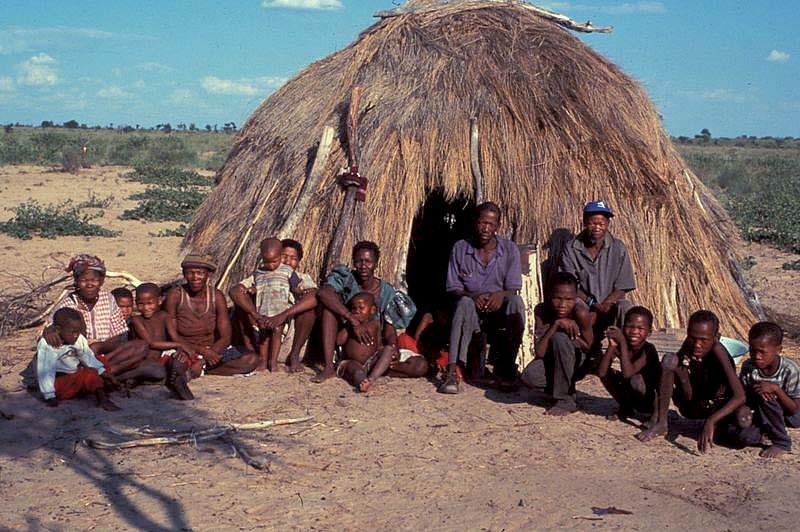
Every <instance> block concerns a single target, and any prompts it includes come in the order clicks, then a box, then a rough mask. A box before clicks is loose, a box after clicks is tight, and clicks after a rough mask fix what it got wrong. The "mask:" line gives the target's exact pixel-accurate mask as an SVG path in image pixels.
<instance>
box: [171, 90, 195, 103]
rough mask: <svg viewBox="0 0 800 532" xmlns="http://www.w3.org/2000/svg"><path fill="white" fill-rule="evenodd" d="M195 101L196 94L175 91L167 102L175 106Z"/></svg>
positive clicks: (187, 91) (188, 91) (186, 91)
mask: <svg viewBox="0 0 800 532" xmlns="http://www.w3.org/2000/svg"><path fill="white" fill-rule="evenodd" d="M193 99H194V93H193V92H192V91H190V90H189V89H175V90H174V91H172V94H170V95H169V98H167V101H169V103H171V104H174V105H180V104H186V103H189V102H191V101H192V100H193Z"/></svg>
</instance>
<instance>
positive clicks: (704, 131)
mask: <svg viewBox="0 0 800 532" xmlns="http://www.w3.org/2000/svg"><path fill="white" fill-rule="evenodd" d="M700 135H702V136H704V137H706V138H711V132H710V131H709V130H708V128H705V127H704V128H703V129H701V130H700Z"/></svg>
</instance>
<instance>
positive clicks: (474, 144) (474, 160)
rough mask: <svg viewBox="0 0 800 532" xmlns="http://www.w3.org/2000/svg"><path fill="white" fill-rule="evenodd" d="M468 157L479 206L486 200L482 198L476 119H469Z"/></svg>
mask: <svg viewBox="0 0 800 532" xmlns="http://www.w3.org/2000/svg"><path fill="white" fill-rule="evenodd" d="M469 125H470V131H469V155H470V165H471V167H472V178H473V179H474V180H475V203H476V204H481V203H483V202H484V200H485V199H486V198H485V196H484V192H483V190H484V186H483V172H482V171H481V159H480V149H481V146H480V137H479V132H478V119H477V118H475V117H472V118H470V119H469Z"/></svg>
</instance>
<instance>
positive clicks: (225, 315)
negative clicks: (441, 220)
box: [28, 201, 800, 456]
mask: <svg viewBox="0 0 800 532" xmlns="http://www.w3.org/2000/svg"><path fill="white" fill-rule="evenodd" d="M475 214H476V217H475V222H474V225H473V231H472V235H471V236H470V237H469V238H466V239H463V240H459V241H457V242H456V243H455V245H454V246H453V248H452V251H451V253H450V260H449V265H448V270H447V280H446V287H445V291H446V295H443V296H442V297H441V298H438V301H437V302H436V303H435V304H434V305H433V307H432V308H428V309H424V312H420V313H417V312H416V307H415V305H414V303H413V301H411V299H410V298H409V297H408V295H406V294H405V293H404V292H402V291H399V290H396V289H395V288H394V287H393V286H392V285H391V284H390V283H388V282H386V281H385V280H382V279H380V278H378V277H376V276H375V271H376V267H377V265H378V262H379V260H380V250H379V248H378V246H377V245H376V244H375V243H373V242H368V241H362V242H358V243H357V244H356V245H355V246H354V247H353V250H352V267H347V266H345V265H338V266H336V267H335V268H333V270H332V271H331V272H329V273H328V275H327V276H326V277H325V278H324V282H322V283H321V286H318V285H317V283H316V282H315V281H314V279H313V278H312V277H311V276H309V275H308V274H306V273H303V271H302V268H301V266H300V264H301V261H302V258H303V248H302V245H301V244H300V243H299V242H297V241H295V240H292V239H284V240H278V239H277V238H266V239H264V240H263V241H262V242H261V243H260V259H259V263H258V264H257V265H256V267H255V268H254V270H253V272H252V275H251V276H249V277H247V278H245V279H242V280H240V281H239V282H238V283H234V284H233V285H232V287H231V288H230V290H229V292H228V297H229V298H230V301H231V302H232V306H231V308H229V305H228V301H227V299H226V297H225V294H223V293H222V292H221V291H220V290H218V289H216V288H214V286H213V285H212V284H211V283H210V279H211V278H212V276H213V274H214V272H215V271H216V269H217V265H216V264H215V263H214V261H213V260H212V258H211V257H209V256H204V255H188V256H187V257H186V258H185V259H184V260H183V262H182V263H181V268H182V272H183V282H182V283H180V284H177V285H174V286H170V287H167V288H166V289H162V287H160V286H158V285H157V284H154V283H143V284H140V285H139V286H137V287H136V288H135V290H134V292H131V291H130V290H128V289H127V288H117V289H115V290H112V291H111V292H108V291H106V290H105V289H104V288H103V283H104V281H105V273H106V269H105V265H104V264H103V262H102V261H101V260H100V259H99V258H97V257H94V256H90V255H79V256H77V257H75V258H74V259H73V260H72V261H71V263H70V265H69V271H71V272H72V274H73V277H74V286H75V288H74V290H73V291H72V292H71V293H70V294H69V295H68V296H67V297H66V298H64V299H63V300H62V301H60V302H58V303H57V304H56V305H55V307H54V310H53V312H52V314H51V316H50V319H49V320H48V324H47V325H46V327H45V328H44V330H43V332H42V336H41V339H40V340H39V343H38V346H37V356H36V358H35V359H34V361H33V362H32V363H31V366H30V367H29V371H28V377H29V378H30V380H29V383H31V384H35V385H38V388H39V390H40V391H41V393H42V395H43V397H44V399H45V401H46V402H47V404H49V405H51V406H56V405H58V402H59V401H63V400H67V399H71V398H73V397H76V396H78V395H81V394H93V395H95V397H96V398H97V402H98V404H99V405H100V406H102V407H103V408H106V409H112V410H113V409H116V408H117V406H116V405H115V404H114V403H113V402H112V401H111V400H110V399H109V396H108V393H109V391H112V390H114V389H119V388H122V389H127V388H129V387H130V386H133V385H137V384H140V383H145V382H163V383H164V384H166V386H167V387H168V388H169V389H170V390H172V392H174V393H175V395H176V396H177V397H178V398H180V399H192V398H193V394H192V392H191V390H190V388H189V383H190V382H191V380H192V379H196V378H199V377H201V376H202V375H203V374H205V373H209V374H214V375H235V374H249V373H253V372H256V373H257V372H277V371H279V370H281V369H283V368H285V370H286V371H288V372H297V371H302V370H303V367H304V366H303V364H302V363H301V360H300V355H301V352H302V351H303V347H304V346H305V345H306V344H307V342H308V341H309V339H310V338H311V336H312V331H314V330H318V331H319V337H318V339H317V340H318V342H317V345H318V346H319V349H318V351H321V354H322V356H321V357H320V358H321V360H320V361H319V362H320V364H321V369H320V371H319V373H318V374H317V375H316V377H315V379H314V380H315V381H317V382H323V381H325V380H327V379H330V378H332V377H337V376H338V377H340V378H342V379H344V380H346V381H347V382H348V383H350V384H351V385H352V386H353V387H354V388H355V389H356V390H358V391H360V392H366V391H367V390H369V389H370V388H371V387H373V386H374V385H375V384H376V382H378V379H379V378H380V377H382V376H384V375H389V376H395V377H424V376H428V375H432V374H434V373H436V372H437V371H438V373H439V375H440V383H439V385H438V389H439V391H440V392H442V393H447V394H452V393H459V391H460V389H461V383H462V381H463V380H464V379H466V380H471V381H473V382H476V383H483V384H494V385H496V386H498V387H499V388H501V389H504V390H511V389H513V388H514V387H515V386H516V382H517V379H518V370H519V368H518V367H517V364H516V360H517V353H518V351H519V348H520V345H521V343H522V337H523V332H524V327H525V304H524V301H523V300H522V298H521V297H520V295H519V291H520V289H521V288H522V266H521V259H520V251H519V248H518V247H517V245H516V244H514V243H513V242H512V241H510V240H508V239H505V238H502V237H500V236H498V234H497V233H498V228H499V226H500V223H501V211H500V209H499V207H498V206H497V205H496V204H494V203H491V202H486V203H483V204H481V205H479V206H477V207H476V209H475ZM613 216H614V215H613V213H612V211H611V210H610V209H609V208H608V206H607V205H606V204H605V203H604V202H602V201H593V202H590V203H588V204H587V205H586V206H585V207H584V209H583V230H582V231H581V233H580V234H579V235H577V236H576V237H575V238H573V239H572V240H571V241H570V242H569V243H568V244H567V246H566V248H565V250H564V252H563V255H562V259H561V263H560V266H559V267H558V268H557V271H554V272H552V273H550V274H549V276H548V283H547V290H546V296H545V300H544V302H542V303H541V304H539V305H537V306H536V308H535V310H534V317H535V327H534V336H535V345H534V350H535V356H536V358H537V359H543V361H544V368H545V378H546V390H545V391H546V393H547V394H548V396H549V397H550V398H551V402H552V404H551V405H550V406H549V407H548V408H547V409H546V410H545V413H546V414H548V415H553V416H564V415H567V414H570V413H572V412H574V411H576V410H577V408H578V405H577V402H576V392H575V386H576V383H577V382H578V381H579V380H580V379H581V378H583V377H584V376H586V375H589V374H594V375H597V376H598V377H599V378H600V380H601V382H602V383H603V385H604V386H605V387H606V389H607V390H608V392H609V394H610V395H611V396H612V397H613V398H614V399H615V400H616V401H617V402H618V403H619V405H620V408H619V412H618V413H617V414H615V417H618V418H631V419H632V418H638V419H640V420H642V421H643V430H642V431H641V432H640V433H639V434H637V438H639V439H640V440H641V441H648V440H651V439H653V438H655V437H657V436H661V435H664V434H666V432H667V428H668V427H667V422H668V416H667V414H668V412H669V405H670V401H672V402H674V404H675V405H676V407H677V408H678V410H679V411H680V413H681V414H682V415H683V416H685V417H687V418H691V419H702V420H704V426H703V430H702V432H701V434H700V436H699V438H698V448H699V450H700V451H701V452H705V451H706V450H708V449H709V448H710V447H711V446H712V445H713V444H714V443H715V442H720V441H725V442H728V443H731V444H734V445H759V444H760V443H761V438H762V436H764V435H766V436H767V437H768V438H769V440H770V442H771V445H770V446H769V447H767V448H766V449H765V450H764V451H763V452H762V454H763V455H765V456H776V455H778V454H781V453H783V452H786V451H788V450H789V449H790V448H791V440H790V437H789V435H788V432H787V430H786V428H787V427H800V367H798V365H797V364H796V363H795V362H794V361H792V360H791V359H789V358H787V357H785V356H782V355H781V345H782V340H783V333H782V331H781V329H780V327H779V326H777V325H776V324H774V323H770V322H761V323H757V324H755V325H754V326H753V327H752V329H751V330H750V334H749V343H750V359H749V360H748V361H746V362H745V363H744V365H743V367H742V370H741V374H740V375H739V376H737V375H736V368H735V365H734V361H733V359H732V358H731V356H730V354H729V353H728V352H727V351H726V349H725V347H724V346H723V345H722V344H721V343H720V341H719V340H720V332H719V331H720V324H719V320H718V318H717V317H716V316H715V315H714V314H713V313H712V312H710V311H708V310H699V311H697V312H695V313H694V314H693V315H692V316H691V318H690V320H689V323H688V328H687V331H686V339H685V341H684V342H683V345H682V347H681V348H680V350H679V351H678V352H677V353H674V354H666V355H664V356H663V358H659V353H658V351H657V350H656V348H655V347H654V346H653V345H652V344H651V343H649V342H648V341H647V339H648V337H649V335H650V334H651V331H652V328H653V315H652V313H651V312H650V311H649V310H648V309H647V308H645V307H642V306H633V305H632V303H631V302H630V301H629V300H628V299H627V294H628V293H629V292H631V291H632V290H634V289H635V288H636V283H635V277H634V272H633V268H632V265H631V261H630V258H629V256H628V252H627V249H626V247H625V244H624V243H623V242H621V241H620V240H618V239H616V238H614V237H613V236H612V235H611V233H610V231H609V226H610V223H611V220H612V218H613ZM134 309H136V311H137V312H134ZM417 314H418V315H417ZM315 324H316V325H317V327H316V328H315ZM308 351H309V352H310V351H312V350H311V349H309V350H308ZM307 358H308V357H307ZM306 362H308V360H306ZM489 366H491V368H492V370H491V372H490V371H489V369H488V367H489Z"/></svg>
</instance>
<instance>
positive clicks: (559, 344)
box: [550, 331, 575, 351]
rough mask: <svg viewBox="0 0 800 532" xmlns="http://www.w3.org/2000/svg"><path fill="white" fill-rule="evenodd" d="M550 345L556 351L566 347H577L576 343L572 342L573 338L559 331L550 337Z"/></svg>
mask: <svg viewBox="0 0 800 532" xmlns="http://www.w3.org/2000/svg"><path fill="white" fill-rule="evenodd" d="M550 347H551V348H553V350H555V351H562V350H564V349H567V350H570V351H572V350H573V349H575V344H573V343H572V338H570V337H569V336H567V333H564V332H561V331H559V332H557V333H555V334H553V336H551V337H550Z"/></svg>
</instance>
